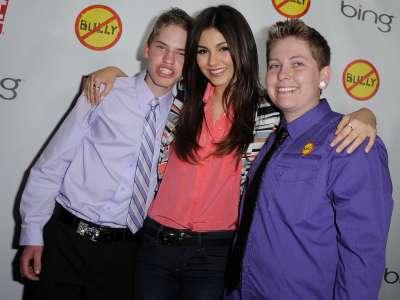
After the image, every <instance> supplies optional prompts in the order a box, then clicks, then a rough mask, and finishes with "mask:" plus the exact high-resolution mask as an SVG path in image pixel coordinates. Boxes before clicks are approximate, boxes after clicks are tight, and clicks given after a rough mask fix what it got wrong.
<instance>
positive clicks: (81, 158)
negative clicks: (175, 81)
mask: <svg viewBox="0 0 400 300" xmlns="http://www.w3.org/2000/svg"><path fill="white" fill-rule="evenodd" d="M145 75H146V72H142V73H141V74H139V75H138V76H136V77H133V78H120V79H117V81H116V83H115V85H114V88H113V90H112V91H111V92H110V94H109V95H108V96H107V97H105V98H104V99H103V101H102V102H101V103H100V104H99V105H98V106H97V107H93V106H91V105H90V104H88V102H87V100H86V98H85V97H84V96H83V95H82V96H81V97H80V98H79V99H78V101H77V104H76V105H75V107H74V109H73V110H72V111H71V113H70V114H69V115H68V117H67V118H66V119H65V121H64V122H63V124H62V125H61V127H60V128H59V129H58V130H57V132H56V134H55V135H54V136H53V138H52V139H51V141H50V143H49V145H48V146H47V147H46V149H45V150H44V152H43V154H42V155H41V156H40V158H39V160H38V161H37V162H36V164H35V165H34V166H33V168H32V169H31V172H30V176H29V179H28V182H27V185H26V187H25V190H24V193H23V195H22V201H21V208H20V211H21V216H22V231H21V237H20V244H21V245H42V244H43V237H42V229H43V226H44V225H45V224H46V223H47V221H48V220H49V218H50V216H51V215H52V212H53V209H54V205H55V201H57V202H58V203H60V204H61V205H62V206H63V207H64V208H66V209H68V210H69V211H70V212H71V213H73V214H74V215H76V216H78V217H80V218H83V219H85V220H88V221H91V222H93V223H96V224H100V225H107V226H111V227H125V226H126V218H127V213H128V206H129V203H130V200H131V197H132V190H133V185H132V184H133V178H134V174H135V169H136V163H137V159H138V155H139V148H140V145H141V142H142V130H143V124H144V119H145V116H146V114H147V112H148V111H149V110H150V103H151V101H152V100H153V99H154V95H153V94H152V92H151V91H150V89H149V88H148V86H147V84H146V83H145V81H144V78H145ZM172 100H173V97H172V93H171V92H170V93H168V94H167V95H164V96H163V97H160V117H159V118H158V119H157V137H156V142H155V150H154V151H155V153H157V154H158V153H159V149H160V142H161V135H162V132H163V129H164V126H165V123H166V120H167V116H168V112H169V110H170V107H171V104H172ZM157 158H158V155H155V157H154V159H153V168H154V170H152V177H151V183H150V191H151V192H150V193H149V194H148V201H147V206H149V205H150V203H151V200H152V199H153V196H154V195H153V192H154V188H155V186H156V181H157V175H156V171H155V169H156V166H157Z"/></svg>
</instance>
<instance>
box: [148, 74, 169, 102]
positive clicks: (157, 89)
mask: <svg viewBox="0 0 400 300" xmlns="http://www.w3.org/2000/svg"><path fill="white" fill-rule="evenodd" d="M144 82H145V83H146V85H147V87H148V88H149V90H150V91H151V92H152V94H153V95H154V96H155V97H161V96H164V95H165V94H167V93H168V92H170V91H171V89H172V87H168V88H167V87H162V86H158V85H156V84H155V83H154V82H153V80H152V79H151V78H150V76H149V74H146V77H145V78H144Z"/></svg>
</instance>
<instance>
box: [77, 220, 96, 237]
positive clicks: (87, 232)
mask: <svg viewBox="0 0 400 300" xmlns="http://www.w3.org/2000/svg"><path fill="white" fill-rule="evenodd" d="M76 233H78V234H79V235H81V236H88V237H89V239H90V240H91V241H92V242H97V241H98V238H99V235H100V230H99V229H98V228H96V227H90V226H89V224H88V223H86V222H83V221H79V224H78V228H77V229H76Z"/></svg>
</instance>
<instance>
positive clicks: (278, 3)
mask: <svg viewBox="0 0 400 300" xmlns="http://www.w3.org/2000/svg"><path fill="white" fill-rule="evenodd" d="M272 4H273V5H274V7H275V9H276V11H277V12H278V13H280V14H281V15H282V16H284V17H287V18H292V19H296V18H300V17H302V16H304V15H305V14H306V13H307V11H308V9H309V8H310V5H311V0H272Z"/></svg>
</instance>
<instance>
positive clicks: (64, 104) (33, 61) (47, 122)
mask: <svg viewBox="0 0 400 300" xmlns="http://www.w3.org/2000/svg"><path fill="white" fill-rule="evenodd" d="M221 3H226V4H229V5H232V6H234V7H235V8H237V9H239V10H240V11H241V12H242V13H243V14H244V15H245V17H246V18H247V20H248V21H249V23H250V25H251V27H252V29H253V32H254V34H255V36H256V39H257V42H258V45H259V59H260V63H261V74H260V76H262V77H264V71H265V59H264V50H265V49H264V43H265V32H266V28H267V27H268V26H269V25H270V24H271V23H273V22H275V21H277V20H282V19H284V18H287V17H301V18H303V19H304V20H305V21H306V22H307V23H308V24H310V25H312V26H314V27H316V28H317V29H318V30H319V31H320V32H321V33H322V34H323V35H324V36H325V37H326V38H327V39H328V41H329V42H330V45H331V48H332V52H333V58H332V67H333V70H334V74H333V80H332V82H331V84H330V86H329V88H328V90H327V91H326V96H327V97H328V99H330V103H331V105H332V106H333V107H334V109H335V110H337V111H340V112H349V111H352V110H356V109H358V108H360V107H363V106H365V107H368V108H370V109H371V110H373V111H374V112H375V114H376V116H377V119H378V132H379V134H380V136H381V137H382V138H383V140H384V141H385V143H386V145H387V148H388V151H389V158H390V170H391V174H392V180H393V184H394V194H393V197H394V199H395V206H394V213H393V219H392V225H391V230H390V238H389V243H388V248H387V262H386V272H385V276H384V278H383V279H382V288H381V297H380V299H385V300H398V299H400V251H399V245H400V241H399V233H400V224H399V222H398V220H399V219H398V218H399V213H398V212H399V204H400V203H399V184H398V182H399V179H400V156H399V153H400V139H399V138H398V134H399V128H400V118H399V114H400V112H399V111H400V109H399V108H400V104H399V101H400V94H399V92H398V91H397V92H396V89H397V88H396V86H399V83H398V81H399V80H398V79H399V75H398V72H400V59H399V56H400V23H399V18H400V2H399V1H398V0H379V1H378V0H359V1H355V0H343V1H341V0H329V1H328V0H325V1H324V0H272V1H271V0H263V1H261V0H248V1H229V0H227V1H225V2H221V1H213V0H198V1H189V0H186V1H185V0H181V1H179V0H176V1H167V0H156V1H133V0H114V1H111V0H110V1H91V0H80V1H67V0H57V1H54V0H35V1H28V0H0V143H1V144H0V191H1V199H0V291H1V292H0V298H1V299H4V300H9V299H10V300H11V299H21V298H22V295H23V288H24V285H23V284H21V282H20V281H19V279H18V276H17V274H18V268H17V264H16V263H15V262H16V255H17V243H16V241H17V238H18V222H19V221H18V205H19V196H20V192H21V188H22V187H23V182H24V178H25V175H26V171H27V170H28V169H29V167H30V165H31V163H32V161H33V159H34V158H35V156H36V155H37V153H38V152H39V150H40V149H41V147H42V146H43V144H44V143H45V141H46V140H47V138H48V137H49V136H50V134H51V132H52V130H53V129H54V128H55V126H56V125H57V123H58V122H59V120H60V119H61V118H62V117H63V115H64V114H65V112H66V111H67V110H68V108H69V107H70V105H71V103H72V100H73V99H74V97H75V96H76V94H77V92H78V89H79V85H80V79H81V76H82V75H84V74H87V73H90V72H91V71H94V70H96V69H99V68H101V67H104V66H107V65H117V66H119V67H121V68H122V69H123V70H125V71H126V72H127V73H129V74H131V75H132V74H135V73H136V72H138V71H139V70H140V69H141V67H143V62H142V55H141V50H142V47H143V41H144V39H145V35H146V32H148V29H149V26H150V23H151V21H153V20H154V17H155V16H156V15H158V14H159V12H160V10H164V9H167V8H169V7H171V6H178V7H180V8H183V9H185V10H186V11H187V12H188V13H191V14H195V13H196V12H198V11H200V10H201V9H203V8H205V7H207V6H210V5H218V4H221ZM25 298H28V297H25ZM354 300H362V299H354Z"/></svg>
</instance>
